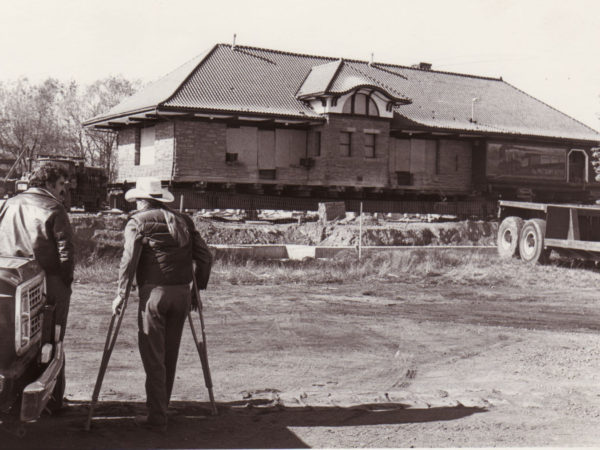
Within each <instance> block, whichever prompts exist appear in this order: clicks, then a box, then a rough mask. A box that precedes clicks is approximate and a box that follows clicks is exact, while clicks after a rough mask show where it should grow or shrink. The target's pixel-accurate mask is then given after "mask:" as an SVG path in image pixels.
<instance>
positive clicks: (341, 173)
mask: <svg viewBox="0 0 600 450" xmlns="http://www.w3.org/2000/svg"><path fill="white" fill-rule="evenodd" d="M342 131H346V132H348V131H350V132H351V133H352V139H351V156H343V155H341V150H340V134H341V132H342ZM367 133H371V134H375V135H376V154H375V158H369V157H366V155H365V139H366V136H365V135H366V134H367ZM389 134H390V122H389V121H388V120H382V119H373V118H368V117H352V116H343V115H333V114H332V115H330V116H329V122H328V124H327V125H325V126H323V127H322V136H321V137H322V145H321V155H322V156H321V157H320V158H318V161H317V165H316V167H315V169H313V170H315V171H316V170H318V172H317V173H319V175H320V176H321V177H322V178H321V182H322V183H323V184H327V185H336V186H365V187H385V186H388V185H389V182H390V180H389V176H388V164H389V162H388V156H389V139H390V137H389ZM319 166H322V167H319ZM315 175H316V174H315ZM312 176H313V174H311V177H312Z"/></svg>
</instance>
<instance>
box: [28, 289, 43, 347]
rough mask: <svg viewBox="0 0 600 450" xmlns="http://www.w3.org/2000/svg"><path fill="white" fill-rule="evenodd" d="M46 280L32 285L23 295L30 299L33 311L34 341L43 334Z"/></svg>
mask: <svg viewBox="0 0 600 450" xmlns="http://www.w3.org/2000/svg"><path fill="white" fill-rule="evenodd" d="M43 293H44V280H43V279H42V281H40V282H39V283H37V284H34V285H32V286H31V287H29V289H27V292H24V293H23V295H24V296H25V295H26V296H27V297H28V300H29V311H31V319H30V320H31V337H30V339H31V340H33V339H34V338H35V337H36V336H37V335H38V334H39V333H41V332H42V307H43V306H44V295H43Z"/></svg>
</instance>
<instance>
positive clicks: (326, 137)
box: [86, 44, 600, 212]
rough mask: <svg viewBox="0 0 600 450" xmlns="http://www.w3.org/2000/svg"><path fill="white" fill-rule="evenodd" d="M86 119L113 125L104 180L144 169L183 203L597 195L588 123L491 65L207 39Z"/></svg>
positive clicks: (392, 203) (474, 201) (411, 204)
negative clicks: (391, 60)
mask: <svg viewBox="0 0 600 450" xmlns="http://www.w3.org/2000/svg"><path fill="white" fill-rule="evenodd" d="M86 126H88V127H94V128H102V129H107V128H108V129H111V130H115V131H117V132H118V176H117V179H116V180H115V182H116V184H117V185H120V186H121V187H127V186H128V185H130V184H132V183H134V182H135V180H136V179H137V177H139V176H156V177H159V178H161V179H162V180H163V181H164V183H168V184H169V185H170V186H171V188H172V189H173V190H174V191H175V192H176V194H177V195H178V197H180V196H181V195H182V194H183V195H184V200H183V203H184V206H185V207H189V208H200V207H211V206H212V207H218V206H221V207H244V206H248V205H250V206H251V207H259V208H266V207H276V208H281V207H282V208H294V209H296V208H297V209H312V208H314V209H316V201H318V200H323V199H345V200H346V201H347V205H348V207H349V209H354V208H356V205H357V201H358V200H362V201H364V202H365V205H366V208H367V209H368V208H370V209H372V210H376V209H380V210H382V209H387V210H390V211H394V210H400V211H406V210H410V209H421V210H423V209H426V210H428V211H423V212H431V211H437V210H440V209H441V210H444V208H445V209H446V210H447V211H446V212H452V209H453V208H455V209H456V207H457V206H456V205H459V204H462V205H463V206H464V205H465V204H466V205H471V206H473V205H476V206H475V207H476V208H478V207H479V206H477V205H480V204H481V202H484V201H486V200H488V201H489V200H494V199H497V198H505V199H517V198H518V199H530V200H539V201H590V200H593V199H595V198H597V197H598V196H599V194H600V183H598V182H596V181H595V177H594V171H593V167H592V164H591V150H592V149H593V148H594V147H597V146H598V145H599V143H600V134H599V133H598V132H597V131H595V130H593V129H591V128H589V127H587V126H586V125H584V124H582V123H580V122H578V121H577V120H575V119H573V118H571V117H569V116H567V115H566V114H563V113H561V112H560V111H558V110H556V109H554V108H552V107H550V106H548V105H547V104H545V103H543V102H541V101H539V100H537V99H535V98H533V97H531V96H530V95H528V94H526V93H525V92H523V91H521V90H519V89H518V88H516V87H514V86H512V85H511V84H509V83H507V82H505V81H503V80H502V79H501V78H489V77H481V76H475V75H466V74H459V73H449V72H441V71H436V70H433V69H432V67H431V64H427V63H420V64H418V65H415V66H412V67H407V66H401V65H395V64H388V63H381V62H373V61H370V62H369V61H357V60H347V59H340V58H331V57H324V56H313V55H305V54H296V53H289V52H284V51H276V50H269V49H262V48H254V47H246V46H232V45H228V44H218V45H215V46H214V47H213V48H212V49H211V50H210V51H208V52H207V53H205V54H202V55H200V56H198V57H196V58H195V59H193V60H191V61H189V62H188V63H186V64H185V65H183V66H181V67H179V68H178V69H176V70H174V71H172V72H171V73H169V74H168V75H166V76H164V77H163V78H162V79H160V80H158V81H157V82H155V83H153V84H151V85H149V86H147V87H146V88H144V89H143V90H141V91H140V92H138V93H136V94H135V95H133V96H132V97H130V98H128V99H126V100H124V101H123V102H122V103H120V104H118V105H117V106H115V107H114V108H112V109H111V110H110V111H107V112H106V113H104V114H101V115H100V116H97V117H94V118H92V119H90V120H88V121H87V122H86ZM179 200H181V199H180V198H178V201H179ZM478 202H479V203H478ZM442 212H444V211H442Z"/></svg>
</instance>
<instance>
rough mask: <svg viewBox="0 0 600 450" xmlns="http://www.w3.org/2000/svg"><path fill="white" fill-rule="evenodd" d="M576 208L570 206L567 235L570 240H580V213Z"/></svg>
mask: <svg viewBox="0 0 600 450" xmlns="http://www.w3.org/2000/svg"><path fill="white" fill-rule="evenodd" d="M578 212H579V211H578V210H577V209H575V208H569V234H568V235H567V239H568V240H575V241H578V240H580V235H579V214H578Z"/></svg>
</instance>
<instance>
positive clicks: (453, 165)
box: [389, 138, 472, 192]
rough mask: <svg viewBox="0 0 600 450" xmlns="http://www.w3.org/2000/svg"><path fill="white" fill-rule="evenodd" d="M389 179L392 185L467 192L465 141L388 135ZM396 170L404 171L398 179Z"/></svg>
mask: <svg viewBox="0 0 600 450" xmlns="http://www.w3.org/2000/svg"><path fill="white" fill-rule="evenodd" d="M389 151H390V165H389V168H390V175H389V176H390V179H391V180H392V182H391V185H392V186H393V187H401V188H406V189H415V188H418V189H435V190H437V191H438V192H439V191H441V192H443V191H444V189H446V190H448V191H459V192H460V191H468V190H469V189H470V188H471V185H472V148H471V143H470V142H469V141H463V140H452V139H409V138H406V139H399V138H390V146H389ZM398 172H403V173H405V172H408V173H409V174H410V176H409V177H408V178H407V177H404V178H405V180H407V181H408V183H406V182H401V180H399V177H398V176H397V174H398Z"/></svg>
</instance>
